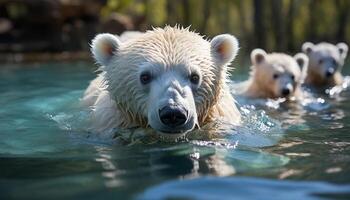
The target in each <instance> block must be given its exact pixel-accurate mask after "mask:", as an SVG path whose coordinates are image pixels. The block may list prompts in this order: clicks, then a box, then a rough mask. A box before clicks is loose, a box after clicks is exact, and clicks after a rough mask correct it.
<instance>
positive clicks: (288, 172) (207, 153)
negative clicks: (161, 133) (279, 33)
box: [0, 63, 350, 199]
mask: <svg viewBox="0 0 350 200" xmlns="http://www.w3.org/2000/svg"><path fill="white" fill-rule="evenodd" d="M94 69H95V68H94V67H93V66H92V65H91V64H88V63H63V64H57V63H49V64H27V65H23V64H22V65H2V66H1V69H0V105H1V108H0V199H125V198H127V199H129V198H131V199H179V198H180V199H325V198H326V199H327V198H328V199H349V198H350V135H349V130H350V125H349V122H350V118H349V114H350V105H349V103H348V102H349V99H350V92H349V91H343V92H341V93H340V94H339V95H333V96H332V97H329V95H326V94H324V95H313V96H312V97H310V98H309V99H308V101H307V102H303V103H302V104H298V105H296V106H286V105H284V104H280V103H279V102H276V101H267V102H266V101H249V100H246V99H240V98H238V102H239V104H240V107H241V112H242V114H243V116H244V125H243V126H242V127H238V128H234V129H232V130H225V131H224V132H225V134H223V135H224V136H223V137H219V138H216V139H212V140H188V141H180V142H177V143H159V142H158V143H154V144H148V145H146V144H137V143H136V144H129V145H120V144H118V141H116V139H113V136H108V135H107V136H96V135H94V134H90V133H88V132H86V131H85V128H86V126H87V124H86V122H85V120H86V117H87V111H86V110H84V109H82V108H80V107H79V98H80V97H81V96H82V94H83V91H84V89H85V88H86V87H87V85H88V82H89V80H92V79H93V78H94V75H93V71H94ZM237 73H238V74H237ZM246 74H247V73H246V71H245V70H242V71H236V75H235V76H234V78H233V79H234V80H243V79H244V78H246V76H247V75H246Z"/></svg>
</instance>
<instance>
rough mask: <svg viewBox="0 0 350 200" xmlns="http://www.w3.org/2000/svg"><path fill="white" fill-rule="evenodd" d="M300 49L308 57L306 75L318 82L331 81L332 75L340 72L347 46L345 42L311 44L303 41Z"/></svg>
mask: <svg viewBox="0 0 350 200" xmlns="http://www.w3.org/2000/svg"><path fill="white" fill-rule="evenodd" d="M302 50H303V52H304V53H306V54H307V55H308V57H309V59H310V62H309V69H308V70H309V72H308V77H310V78H312V79H313V80H315V81H311V82H318V83H325V84H327V83H330V82H333V79H334V76H335V75H336V74H337V73H340V71H341V68H342V66H343V64H344V61H345V58H346V55H347V52H348V46H347V45H346V44H345V43H339V44H337V45H333V44H330V43H325V42H323V43H319V44H316V45H315V44H313V43H311V42H305V43H304V44H303V46H302Z"/></svg>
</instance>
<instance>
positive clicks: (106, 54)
mask: <svg viewBox="0 0 350 200" xmlns="http://www.w3.org/2000/svg"><path fill="white" fill-rule="evenodd" d="M119 46H120V41H119V39H118V38H117V37H116V36H114V35H112V34H109V33H102V34H98V35H97V36H96V37H95V38H94V39H93V40H92V44H91V52H92V55H93V57H94V58H95V60H96V62H97V63H99V64H100V65H103V66H106V65H108V63H109V61H110V60H111V58H112V57H113V56H114V55H115V53H116V52H117V51H118V49H119Z"/></svg>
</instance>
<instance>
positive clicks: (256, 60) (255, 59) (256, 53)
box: [250, 49, 267, 66]
mask: <svg viewBox="0 0 350 200" xmlns="http://www.w3.org/2000/svg"><path fill="white" fill-rule="evenodd" d="M266 55H267V53H266V51H264V50H262V49H254V50H253V51H252V53H250V59H251V61H252V64H253V65H254V66H255V65H258V64H260V63H262V62H264V61H265V59H266Z"/></svg>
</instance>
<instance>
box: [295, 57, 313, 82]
mask: <svg viewBox="0 0 350 200" xmlns="http://www.w3.org/2000/svg"><path fill="white" fill-rule="evenodd" d="M294 59H295V61H296V62H297V64H298V65H299V67H300V70H301V76H300V80H299V82H300V83H303V82H304V80H305V78H306V76H307V69H308V65H309V58H308V57H307V55H305V54H303V53H298V54H296V55H295V56H294Z"/></svg>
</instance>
